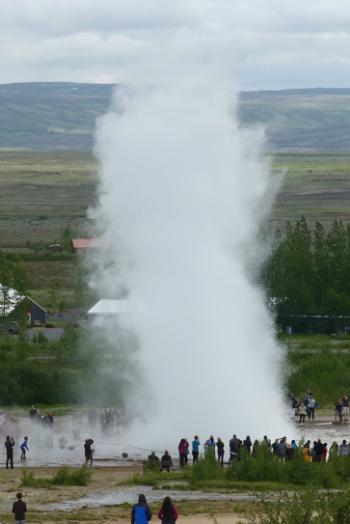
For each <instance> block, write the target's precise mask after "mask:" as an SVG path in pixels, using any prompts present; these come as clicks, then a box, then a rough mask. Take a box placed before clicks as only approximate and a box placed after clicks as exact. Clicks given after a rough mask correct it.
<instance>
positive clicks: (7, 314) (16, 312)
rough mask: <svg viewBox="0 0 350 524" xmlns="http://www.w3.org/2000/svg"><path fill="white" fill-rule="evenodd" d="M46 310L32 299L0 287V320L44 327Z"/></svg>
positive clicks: (13, 290) (10, 289)
mask: <svg viewBox="0 0 350 524" xmlns="http://www.w3.org/2000/svg"><path fill="white" fill-rule="evenodd" d="M46 315H47V312H46V310H45V309H44V308H43V307H42V306H40V304H38V303H37V302H35V300H33V299H32V298H30V297H28V296H26V295H22V294H21V293H19V292H18V291H16V290H15V289H12V288H7V287H5V286H2V285H0V320H1V319H2V320H6V321H9V322H11V321H16V322H19V323H20V324H25V325H26V326H28V327H32V326H34V325H35V326H45V324H46Z"/></svg>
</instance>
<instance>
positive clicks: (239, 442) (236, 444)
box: [144, 435, 350, 471]
mask: <svg viewBox="0 0 350 524" xmlns="http://www.w3.org/2000/svg"><path fill="white" fill-rule="evenodd" d="M200 446H201V443H200V440H199V437H198V435H195V436H194V437H193V440H192V448H191V451H192V453H191V454H192V464H193V465H195V464H196V463H197V462H198V458H199V454H200ZM203 448H204V456H211V457H213V458H215V459H216V460H217V461H218V462H219V463H220V464H221V465H222V466H224V464H234V463H235V462H236V461H237V460H240V459H241V457H242V454H243V453H245V454H248V455H250V456H251V457H252V458H255V457H257V455H258V450H259V449H261V448H265V449H268V450H269V451H270V452H271V455H274V456H276V457H277V458H279V459H281V460H283V461H287V460H292V459H293V458H294V457H295V456H296V455H297V454H299V455H302V457H303V459H304V462H321V461H330V460H332V459H333V458H334V457H335V456H343V457H344V456H350V441H349V442H347V441H346V440H342V442H341V443H340V444H338V443H337V442H333V443H332V445H331V446H330V448H329V447H328V443H327V442H323V441H322V440H321V439H318V440H315V441H314V442H311V441H310V440H307V441H305V442H299V443H298V442H297V441H296V440H290V441H289V440H288V439H287V437H282V438H277V439H275V440H274V441H273V442H272V441H271V440H270V439H269V438H268V437H267V436H266V435H265V436H264V437H263V439H262V440H254V441H252V440H251V438H250V436H249V435H247V436H246V438H245V439H240V438H238V437H237V435H233V436H232V438H231V439H230V441H229V443H228V455H227V460H226V462H225V461H224V458H225V443H224V442H223V440H222V439H221V438H220V437H218V438H217V439H216V440H215V439H214V437H213V435H211V436H210V437H209V438H208V439H207V440H206V441H205V442H204V445H203ZM189 456H190V445H189V442H188V440H187V439H185V438H182V439H181V440H180V442H179V445H178V464H179V466H180V467H184V466H186V465H187V464H188V463H189ZM144 467H145V469H150V470H160V471H164V470H166V471H171V470H172V469H174V461H173V459H172V457H171V455H170V454H169V451H168V450H165V451H164V454H163V455H162V456H161V458H160V459H159V457H158V456H157V454H156V453H155V452H154V451H152V452H151V454H150V455H149V456H148V459H147V461H145V462H144Z"/></svg>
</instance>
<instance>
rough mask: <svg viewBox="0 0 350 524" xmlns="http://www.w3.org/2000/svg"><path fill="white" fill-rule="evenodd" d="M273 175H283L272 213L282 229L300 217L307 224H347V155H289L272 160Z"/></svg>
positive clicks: (349, 162) (349, 172) (349, 209)
mask: <svg viewBox="0 0 350 524" xmlns="http://www.w3.org/2000/svg"><path fill="white" fill-rule="evenodd" d="M274 169H275V171H276V172H285V174H284V177H283V183H282V186H281V190H280V192H279V194H278V196H277V199H276V202H275V206H274V209H273V213H272V223H273V224H279V225H283V224H284V223H285V222H286V221H287V220H292V221H293V220H295V219H297V218H298V217H300V216H301V215H304V216H305V217H306V218H307V219H308V220H309V221H310V222H315V221H316V220H319V221H320V222H322V223H323V224H325V225H329V223H330V222H332V221H333V220H334V219H342V220H343V221H344V222H349V220H350V207H349V199H350V154H345V153H322V154H319V153H314V154H309V153H308V154H306V153H293V154H282V153H280V154H278V155H276V156H275V157H274Z"/></svg>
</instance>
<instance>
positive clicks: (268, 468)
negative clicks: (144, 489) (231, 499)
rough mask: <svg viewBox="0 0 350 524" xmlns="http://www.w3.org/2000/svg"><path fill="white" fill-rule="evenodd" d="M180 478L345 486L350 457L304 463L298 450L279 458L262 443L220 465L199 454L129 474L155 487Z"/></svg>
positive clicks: (192, 484)
mask: <svg viewBox="0 0 350 524" xmlns="http://www.w3.org/2000/svg"><path fill="white" fill-rule="evenodd" d="M180 480H181V481H183V484H182V489H184V490H185V489H201V490H207V491H208V490H209V491H210V490H219V491H222V490H225V491H230V490H247V489H248V490H250V491H251V490H257V491H274V490H276V489H277V490H281V489H296V488H298V489H302V490H305V489H310V487H313V488H327V489H329V488H344V487H347V488H348V487H349V486H350V459H349V458H345V459H344V457H334V458H333V459H332V461H330V462H327V463H326V462H321V463H315V462H313V463H305V462H304V460H303V457H302V455H301V453H297V454H296V456H295V458H294V459H293V460H291V461H287V462H282V461H281V460H279V459H278V458H277V457H275V456H274V455H272V454H271V452H270V450H269V449H267V448H265V447H264V446H261V447H260V449H259V450H258V453H257V457H256V458H253V457H252V456H250V455H248V454H246V453H244V452H241V459H240V460H239V461H238V462H236V463H235V464H233V465H230V466H228V467H227V468H222V467H221V466H220V465H219V463H218V462H216V461H215V460H212V459H211V458H208V457H207V458H202V459H201V460H200V461H199V462H198V464H197V465H195V466H193V467H187V468H185V469H184V470H182V471H180V472H179V473H170V474H165V473H160V472H158V471H154V472H147V473H144V474H143V475H140V476H135V477H133V478H132V480H131V482H132V483H133V484H140V485H142V484H146V485H150V486H153V487H155V488H160V487H164V486H169V485H170V486H171V485H172V487H174V486H175V484H176V482H178V481H180Z"/></svg>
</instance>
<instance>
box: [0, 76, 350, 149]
mask: <svg viewBox="0 0 350 524" xmlns="http://www.w3.org/2000/svg"><path fill="white" fill-rule="evenodd" d="M112 89H113V86H112V85H110V84H75V83H59V82H58V83H56V82H55V83H52V82H50V83H20V84H3V85H0V147H11V148H12V147H21V148H22V147H24V148H32V149H36V150H50V149H54V150H58V149H73V150H90V149H91V148H92V145H93V132H94V125H95V119H96V117H98V116H99V115H101V114H103V113H104V112H106V111H107V109H108V107H109V104H110V100H111V93H112ZM239 116H240V120H241V123H242V125H252V124H262V125H264V126H265V127H266V132H267V142H268V145H269V147H270V149H272V150H280V151H283V150H347V149H349V145H350V89H300V90H285V91H256V92H249V93H248V92H243V93H241V96H240V107H239Z"/></svg>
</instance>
